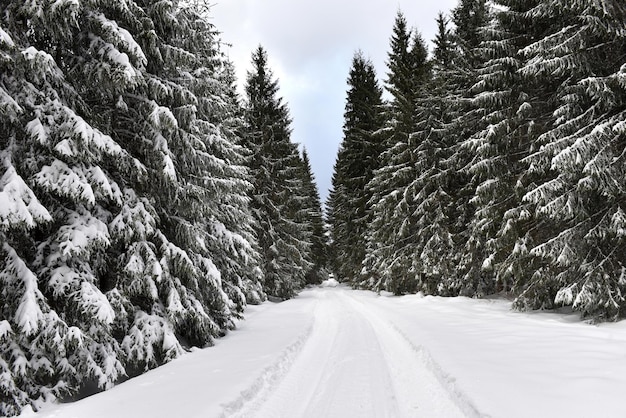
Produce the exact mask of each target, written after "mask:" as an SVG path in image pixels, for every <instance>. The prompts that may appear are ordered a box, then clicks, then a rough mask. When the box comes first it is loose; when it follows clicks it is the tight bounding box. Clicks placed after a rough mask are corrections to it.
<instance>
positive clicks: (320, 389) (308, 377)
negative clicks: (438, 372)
mask: <svg viewBox="0 0 626 418" xmlns="http://www.w3.org/2000/svg"><path fill="white" fill-rule="evenodd" d="M312 295H313V296H314V297H315V298H317V299H318V302H317V303H316V306H315V308H314V312H315V322H314V325H313V331H312V333H311V335H310V337H309V338H308V340H307V342H306V344H304V346H303V347H302V351H301V352H300V354H299V355H298V357H297V358H296V359H295V361H294V363H293V364H291V365H290V367H289V370H288V372H287V373H286V375H285V377H284V379H282V381H281V382H280V383H279V384H278V385H277V386H276V387H275V388H272V390H271V391H268V392H269V396H268V397H267V399H264V398H260V399H259V400H258V401H256V400H253V401H252V402H249V403H247V404H244V407H243V408H242V409H241V410H240V411H237V413H235V414H232V415H230V414H229V416H237V417H238V416H242V417H244V416H259V417H311V418H317V417H372V418H374V417H417V416H423V417H451V418H454V417H462V416H463V414H462V412H461V411H460V410H459V408H458V407H457V405H456V404H455V403H454V399H453V398H452V397H451V396H450V394H449V393H448V392H446V389H445V388H444V387H442V386H441V384H440V383H439V382H438V381H437V378H436V377H435V376H434V375H433V374H432V373H431V371H430V370H429V369H428V366H427V364H426V363H425V362H424V359H423V356H422V354H421V352H420V351H419V350H416V349H415V347H413V346H412V345H411V344H410V343H409V342H408V341H407V340H405V339H404V338H403V337H402V336H401V335H400V334H399V333H398V332H396V331H394V329H393V328H391V327H390V326H389V325H388V324H387V323H385V322H384V321H383V320H382V319H381V318H380V317H379V316H378V315H376V313H374V312H370V311H368V309H367V307H366V306H365V305H363V303H361V302H359V301H358V300H357V299H355V298H354V294H353V293H350V292H346V291H342V290H335V291H327V290H326V291H324V290H316V291H313V292H312ZM233 412H234V411H233Z"/></svg>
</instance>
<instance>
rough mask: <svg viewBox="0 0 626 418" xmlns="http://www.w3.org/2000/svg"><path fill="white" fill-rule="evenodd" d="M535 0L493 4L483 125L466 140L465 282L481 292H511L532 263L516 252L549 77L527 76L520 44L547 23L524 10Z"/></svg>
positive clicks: (478, 101)
mask: <svg viewBox="0 0 626 418" xmlns="http://www.w3.org/2000/svg"><path fill="white" fill-rule="evenodd" d="M535 4H537V2H527V1H507V2H503V3H502V6H504V7H501V8H497V9H494V10H493V15H492V16H493V18H492V20H491V23H490V26H488V27H487V28H486V30H487V32H488V34H489V38H488V39H487V40H486V41H484V43H483V45H484V46H483V48H484V49H485V52H486V54H487V55H488V57H489V59H488V60H487V61H486V62H485V63H484V64H483V65H481V66H480V67H479V69H478V73H479V81H478V83H477V84H476V85H475V86H474V87H473V91H474V97H473V99H472V102H473V105H474V106H476V109H478V111H479V112H480V114H481V120H480V123H481V124H482V125H483V127H481V129H479V130H478V131H477V132H476V133H475V134H473V135H472V136H471V137H470V138H469V139H468V140H466V141H465V142H464V144H463V145H462V149H464V150H465V151H466V152H469V153H471V154H472V155H473V156H474V157H473V159H472V161H471V162H470V163H469V164H468V173H469V174H470V175H471V176H472V182H473V183H474V184H476V188H475V192H474V196H473V197H472V200H471V201H472V203H473V204H474V205H475V212H474V215H473V217H472V219H471V221H470V223H469V228H468V229H469V236H470V237H471V238H470V240H469V241H468V245H467V247H466V251H465V254H464V256H465V259H464V265H463V268H464V269H466V270H467V273H466V277H465V286H466V287H467V288H469V289H473V292H476V293H477V294H479V295H480V294H485V293H488V292H493V291H505V292H508V291H511V290H512V287H513V283H514V281H515V277H517V276H518V275H519V274H520V272H521V271H524V270H526V269H529V268H530V269H532V268H533V260H532V259H524V261H523V263H519V262H518V261H520V259H516V258H511V257H510V255H511V254H513V253H514V252H515V251H518V250H520V248H523V246H524V245H526V242H527V240H528V239H529V238H530V236H529V235H528V234H527V231H528V229H529V228H532V223H533V220H532V219H530V218H529V216H528V213H529V211H528V208H527V207H526V206H525V205H523V204H522V197H523V195H524V194H525V192H526V189H527V187H528V186H529V184H531V183H532V181H533V179H532V178H531V177H529V176H528V173H527V170H526V169H525V166H524V164H523V163H522V160H523V159H524V158H525V157H526V156H528V155H529V154H530V152H531V144H532V142H533V139H534V138H536V137H537V136H538V135H540V134H541V132H542V131H544V130H545V129H546V122H547V120H546V119H545V118H543V116H544V115H545V114H546V106H547V103H548V100H549V94H550V93H549V92H550V91H551V86H550V82H547V83H546V82H545V80H540V79H536V80H533V79H524V78H523V77H521V75H520V73H519V69H520V68H521V67H522V66H523V64H524V58H523V57H522V56H521V54H520V53H519V51H520V49H522V48H524V47H526V46H528V45H529V44H530V43H531V42H532V40H533V39H535V38H538V37H540V36H541V33H542V31H543V30H545V27H546V24H547V21H546V20H545V19H533V18H531V17H530V16H529V15H527V14H526V12H527V11H528V10H530V9H531V8H532V7H533V5H535Z"/></svg>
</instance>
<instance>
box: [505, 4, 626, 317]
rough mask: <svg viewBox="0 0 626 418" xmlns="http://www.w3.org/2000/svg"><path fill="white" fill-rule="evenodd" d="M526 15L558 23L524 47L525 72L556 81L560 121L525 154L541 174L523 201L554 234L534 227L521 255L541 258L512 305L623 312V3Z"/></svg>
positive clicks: (543, 8)
mask: <svg viewBox="0 0 626 418" xmlns="http://www.w3.org/2000/svg"><path fill="white" fill-rule="evenodd" d="M526 15H527V17H528V19H533V20H541V21H548V22H550V23H551V25H550V26H549V27H548V30H546V32H545V36H544V37H542V38H541V39H538V40H536V41H535V42H534V43H532V44H530V45H528V46H527V47H526V48H525V49H524V50H523V51H522V52H523V54H524V57H525V58H526V65H525V66H524V67H523V68H521V70H520V72H521V74H522V75H523V76H524V77H527V78H531V79H536V78H541V79H545V78H549V79H553V80H555V81H557V82H558V85H557V88H555V89H553V95H554V101H555V103H554V107H555V109H554V112H553V117H554V122H555V123H554V125H553V126H551V127H550V129H548V130H547V132H545V133H544V134H543V135H541V136H539V137H538V138H537V139H536V141H535V144H534V148H533V151H534V152H533V154H531V155H530V156H528V157H527V158H526V160H525V162H526V163H527V164H528V170H529V172H530V173H532V174H533V175H535V176H536V177H537V178H538V180H537V182H536V184H534V187H532V188H531V189H530V190H529V191H528V193H527V194H526V195H525V196H524V201H525V202H527V203H529V204H531V205H532V206H531V207H532V208H534V211H532V215H534V216H536V218H537V219H538V220H539V222H541V228H542V231H547V233H545V232H544V233H543V234H539V233H537V232H536V231H532V232H533V238H534V239H533V240H532V242H530V243H529V244H528V245H527V246H526V248H525V253H523V254H520V255H519V257H522V256H525V257H527V258H528V257H533V258H539V259H540V261H541V262H540V266H539V267H538V268H536V269H535V271H532V270H530V269H528V270H527V271H525V272H524V273H525V274H523V275H520V276H521V277H520V280H519V291H520V292H521V294H520V295H519V296H518V298H517V299H516V301H515V306H517V307H518V308H523V309H528V308H532V309H537V308H552V307H554V306H560V305H568V306H572V307H573V308H574V309H576V310H578V311H580V312H581V313H582V315H583V316H585V317H590V318H593V319H596V320H612V319H616V318H620V317H623V316H624V315H625V307H626V300H625V299H624V296H623V295H624V292H625V291H626V274H625V271H626V267H625V266H626V259H625V258H624V252H623V251H622V249H623V247H624V225H625V222H626V217H625V216H624V210H625V208H624V187H623V185H624V184H625V180H626V179H625V177H624V173H625V172H624V167H625V165H624V156H625V147H626V141H625V140H624V138H625V130H624V126H625V125H626V112H625V111H624V106H625V103H626V82H625V80H626V65H625V64H624V62H625V59H624V51H626V31H625V29H624V28H625V27H626V6H625V5H624V4H623V2H619V1H605V2H601V3H598V2H594V1H580V2H566V1H547V2H540V3H539V4H537V5H536V6H535V7H533V8H532V9H530V10H528V11H527V13H526ZM557 17H558V19H557Z"/></svg>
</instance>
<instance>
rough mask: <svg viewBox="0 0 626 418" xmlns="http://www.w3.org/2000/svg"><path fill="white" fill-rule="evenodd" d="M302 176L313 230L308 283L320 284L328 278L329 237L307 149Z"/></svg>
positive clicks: (307, 214)
mask: <svg viewBox="0 0 626 418" xmlns="http://www.w3.org/2000/svg"><path fill="white" fill-rule="evenodd" d="M301 176H302V185H303V188H304V192H305V193H304V196H305V200H304V204H303V209H304V211H305V213H304V218H305V222H306V223H307V224H309V226H310V230H311V262H312V263H313V267H312V268H311V269H310V270H309V271H307V273H306V283H307V284H320V283H321V282H322V281H324V280H326V279H328V238H327V237H326V229H325V228H324V217H323V214H322V205H321V202H320V196H319V193H318V191H317V186H316V185H315V178H314V176H313V173H312V172H311V164H310V162H309V156H308V154H307V152H306V149H304V150H303V151H302V169H301Z"/></svg>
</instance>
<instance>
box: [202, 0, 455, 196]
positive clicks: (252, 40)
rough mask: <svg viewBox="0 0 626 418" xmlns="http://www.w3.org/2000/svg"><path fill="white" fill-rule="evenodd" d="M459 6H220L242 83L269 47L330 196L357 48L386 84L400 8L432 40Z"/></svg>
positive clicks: (442, 2)
mask: <svg viewBox="0 0 626 418" xmlns="http://www.w3.org/2000/svg"><path fill="white" fill-rule="evenodd" d="M455 5H456V0H437V1H434V0H421V1H415V0H400V1H396V2H391V1H388V0H364V1H360V2H355V1H354V0H298V1H293V0H263V1H259V0H223V2H222V3H217V4H216V5H215V6H214V7H213V8H212V14H213V16H214V22H215V24H216V26H217V29H218V30H220V31H222V33H223V34H222V39H223V40H224V41H225V42H227V43H230V44H232V47H231V48H229V50H228V52H229V56H230V58H231V60H233V62H234V63H235V65H236V68H237V76H238V78H239V80H240V83H243V81H244V80H245V75H246V72H247V70H248V69H249V67H250V56H251V53H252V51H253V50H254V49H255V48H256V47H257V46H258V45H259V44H261V45H263V46H264V48H265V49H266V50H267V51H268V55H269V64H270V66H271V67H272V70H273V71H274V75H275V76H277V77H278V78H279V85H280V88H281V90H280V94H281V95H282V96H283V97H284V98H285V100H286V101H287V102H288V104H289V108H290V111H291V115H292V118H293V120H294V123H293V131H294V132H293V139H294V141H296V142H300V143H302V144H303V145H305V146H306V147H307V149H308V151H309V155H310V157H311V164H312V166H313V171H314V172H315V175H316V177H317V181H318V185H319V188H320V193H321V195H322V197H323V198H325V197H326V195H327V189H328V188H329V187H330V179H331V176H332V168H333V164H334V161H335V154H336V150H337V148H338V147H339V143H340V142H341V139H342V125H343V110H344V101H345V91H346V79H347V76H348V71H349V69H350V64H351V60H352V55H353V53H354V51H356V50H357V49H361V50H363V52H364V53H365V54H366V56H369V57H370V58H371V59H372V61H373V62H374V65H375V67H376V69H377V71H378V77H379V79H380V80H383V79H384V78H385V73H386V68H385V61H386V58H387V51H388V46H389V37H390V36H391V30H392V27H393V22H394V19H395V16H396V13H397V11H398V9H400V10H402V11H403V13H404V14H405V16H406V18H407V21H408V22H409V24H410V25H412V26H415V27H416V28H417V29H418V30H419V31H420V32H421V33H422V35H423V37H424V39H426V40H427V41H430V40H431V39H432V38H433V37H434V35H435V32H436V23H435V18H436V16H437V13H438V12H439V11H440V10H441V11H444V12H447V11H448V10H450V9H451V8H452V7H454V6H455Z"/></svg>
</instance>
